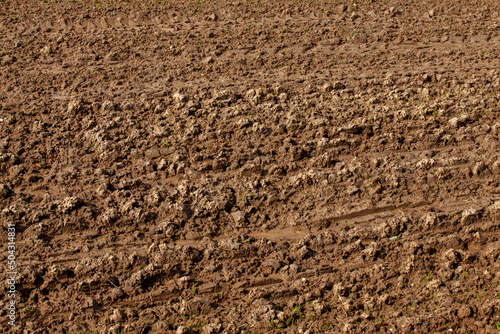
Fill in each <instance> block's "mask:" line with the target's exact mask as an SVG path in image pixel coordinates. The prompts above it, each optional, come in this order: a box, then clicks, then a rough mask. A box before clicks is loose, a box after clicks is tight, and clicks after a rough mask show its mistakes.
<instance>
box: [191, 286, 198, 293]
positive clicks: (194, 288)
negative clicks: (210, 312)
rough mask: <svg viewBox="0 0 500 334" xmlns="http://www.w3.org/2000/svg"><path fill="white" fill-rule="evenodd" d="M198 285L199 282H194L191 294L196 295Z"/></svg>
mask: <svg viewBox="0 0 500 334" xmlns="http://www.w3.org/2000/svg"><path fill="white" fill-rule="evenodd" d="M197 285H198V283H194V284H193V286H192V287H191V294H192V295H193V296H194V295H196V291H197V290H198V288H197Z"/></svg>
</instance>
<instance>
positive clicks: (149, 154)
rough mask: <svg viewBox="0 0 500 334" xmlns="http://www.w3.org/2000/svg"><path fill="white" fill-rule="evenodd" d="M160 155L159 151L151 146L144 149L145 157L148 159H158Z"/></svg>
mask: <svg viewBox="0 0 500 334" xmlns="http://www.w3.org/2000/svg"><path fill="white" fill-rule="evenodd" d="M159 157H160V151H158V150H157V149H156V148H151V149H149V150H147V151H146V158H148V159H158V158H159Z"/></svg>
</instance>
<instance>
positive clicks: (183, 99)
mask: <svg viewBox="0 0 500 334" xmlns="http://www.w3.org/2000/svg"><path fill="white" fill-rule="evenodd" d="M172 97H173V98H174V100H175V102H177V103H182V102H186V101H187V97H186V95H183V94H181V93H179V92H177V93H175V94H174V95H173V96H172Z"/></svg>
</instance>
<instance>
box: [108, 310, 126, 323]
mask: <svg viewBox="0 0 500 334" xmlns="http://www.w3.org/2000/svg"><path fill="white" fill-rule="evenodd" d="M109 320H110V321H111V322H115V323H118V322H122V321H123V313H122V312H120V310H118V309H114V310H113V314H112V315H111V316H110V317H109Z"/></svg>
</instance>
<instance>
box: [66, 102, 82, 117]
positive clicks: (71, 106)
mask: <svg viewBox="0 0 500 334" xmlns="http://www.w3.org/2000/svg"><path fill="white" fill-rule="evenodd" d="M81 108H82V101H81V100H73V101H70V102H69V103H68V114H74V113H77V112H79V111H80V109H81Z"/></svg>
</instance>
